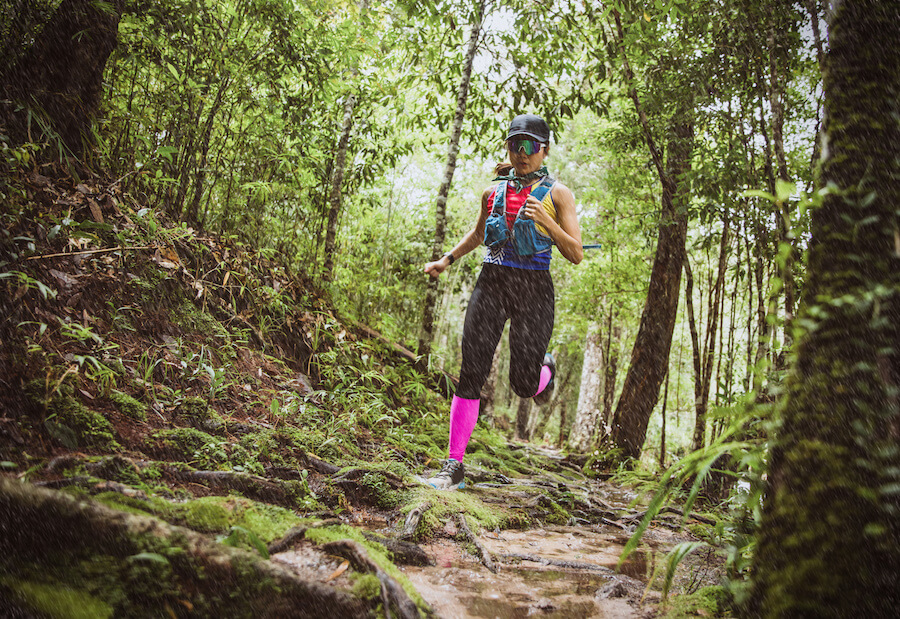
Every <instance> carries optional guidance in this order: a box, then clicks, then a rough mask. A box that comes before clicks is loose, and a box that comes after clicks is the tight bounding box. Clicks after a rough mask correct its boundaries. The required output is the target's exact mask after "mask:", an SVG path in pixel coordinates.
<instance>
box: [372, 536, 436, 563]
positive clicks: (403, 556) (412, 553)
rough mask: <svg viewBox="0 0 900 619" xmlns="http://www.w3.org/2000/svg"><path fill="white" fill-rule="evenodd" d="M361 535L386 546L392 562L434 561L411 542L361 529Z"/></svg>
mask: <svg viewBox="0 0 900 619" xmlns="http://www.w3.org/2000/svg"><path fill="white" fill-rule="evenodd" d="M362 534H363V537H365V538H366V539H367V540H370V541H373V542H377V543H379V544H381V545H382V546H384V547H385V548H387V549H388V550H389V551H390V553H391V554H392V555H393V558H394V563H399V564H401V565H433V564H434V561H432V560H431V557H429V556H428V553H426V552H425V551H424V550H422V548H421V547H420V546H419V545H417V544H413V543H411V542H405V541H403V540H399V539H393V538H390V537H383V536H381V535H376V534H374V533H369V532H368V531H362Z"/></svg>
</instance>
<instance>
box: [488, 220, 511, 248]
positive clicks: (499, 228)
mask: <svg viewBox="0 0 900 619" xmlns="http://www.w3.org/2000/svg"><path fill="white" fill-rule="evenodd" d="M507 241H509V228H508V227H507V226H506V215H505V214H503V213H497V214H492V215H491V216H490V217H488V218H487V221H486V222H485V224H484V244H485V245H487V246H488V247H490V248H491V249H499V248H501V247H503V246H504V245H506V243H507Z"/></svg>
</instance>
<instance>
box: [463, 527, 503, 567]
mask: <svg viewBox="0 0 900 619" xmlns="http://www.w3.org/2000/svg"><path fill="white" fill-rule="evenodd" d="M458 520H459V528H460V530H461V531H462V532H463V533H465V535H466V538H467V539H468V540H469V542H470V543H471V544H472V545H473V546H475V549H476V550H477V551H478V558H479V559H481V564H482V565H484V567H486V568H488V569H489V570H490V571H491V572H493V573H495V574H496V573H497V566H496V565H494V561H493V560H492V559H491V553H490V552H489V551H488V549H487V548H485V547H484V544H482V543H481V540H479V539H478V538H477V537H476V536H475V534H474V533H472V529H470V528H469V524H468V523H467V522H466V517H465V515H464V514H458Z"/></svg>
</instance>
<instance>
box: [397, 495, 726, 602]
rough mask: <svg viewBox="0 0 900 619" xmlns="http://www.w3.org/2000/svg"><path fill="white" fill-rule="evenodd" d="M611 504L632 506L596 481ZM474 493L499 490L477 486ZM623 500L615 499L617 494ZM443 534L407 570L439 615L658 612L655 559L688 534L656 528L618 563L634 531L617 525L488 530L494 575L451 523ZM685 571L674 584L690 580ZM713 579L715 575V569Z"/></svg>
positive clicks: (687, 538)
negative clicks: (424, 559)
mask: <svg viewBox="0 0 900 619" xmlns="http://www.w3.org/2000/svg"><path fill="white" fill-rule="evenodd" d="M591 485H592V486H593V487H592V488H591V490H592V491H593V492H592V494H594V495H595V496H596V494H597V493H600V492H603V494H604V495H605V496H606V499H607V500H606V504H607V505H609V506H611V507H614V508H617V509H621V510H622V511H623V512H625V511H629V512H630V511H632V510H628V509H627V508H628V502H630V500H631V498H632V497H631V496H630V495H628V493H625V492H623V491H621V490H620V489H617V488H612V487H604V486H606V484H602V482H601V483H592V484H591ZM470 491H471V492H475V493H480V492H487V493H490V492H497V490H496V489H495V488H483V487H482V488H480V487H479V485H478V484H476V485H475V487H473V488H472V489H471V490H470ZM617 498H618V499H620V500H616V499H617ZM443 533H444V537H439V538H436V539H434V540H432V541H430V542H429V543H426V544H423V545H422V547H423V549H424V550H425V551H426V552H427V553H428V554H429V556H430V557H431V558H432V559H433V560H434V565H433V566H428V567H411V566H407V567H404V568H402V570H403V572H404V573H405V574H406V576H407V577H408V578H409V580H410V581H411V582H412V583H413V584H414V585H415V587H416V589H417V590H418V591H419V593H420V594H421V595H422V596H423V597H424V598H425V599H426V600H427V601H428V603H429V604H431V606H432V608H433V609H434V610H435V612H436V613H437V614H438V615H439V616H441V617H448V618H451V617H452V618H465V617H478V618H488V619H493V618H502V619H515V618H520V617H548V618H550V617H559V618H563V617H566V618H572V619H575V618H582V617H585V618H586V617H610V618H618V619H627V618H636V617H654V616H656V615H657V605H658V603H659V601H660V594H659V592H658V591H656V590H653V589H651V590H649V591H647V583H648V581H649V579H650V576H651V575H652V573H653V570H654V568H655V566H656V563H657V562H660V561H662V562H664V561H665V555H666V553H667V552H668V551H669V550H670V549H671V548H672V547H673V546H675V545H676V544H678V543H680V542H683V541H692V540H694V538H693V537H691V536H690V535H689V534H686V533H683V532H676V531H673V530H670V529H667V528H664V527H653V528H651V529H650V530H649V531H648V532H647V533H646V534H645V536H644V539H643V541H642V543H641V545H640V547H639V548H638V550H636V551H635V552H633V553H632V554H631V555H630V556H629V557H628V558H627V559H626V561H625V562H624V563H623V565H622V566H620V567H617V564H618V562H619V558H620V555H621V554H622V550H623V548H624V546H625V544H626V543H627V542H628V539H629V537H630V533H629V532H628V531H626V530H623V529H622V528H619V527H617V526H613V525H607V524H602V525H576V526H545V527H540V528H533V529H525V530H505V531H494V532H490V531H483V532H482V533H481V534H480V535H479V536H478V539H479V541H480V542H481V544H483V546H484V547H485V549H486V550H487V551H488V552H489V553H490V555H491V557H493V559H494V562H495V564H496V567H497V571H496V572H495V573H492V572H491V571H490V570H488V569H487V568H486V567H485V566H484V565H483V564H482V562H481V561H480V560H479V558H478V557H476V556H475V555H473V554H471V553H470V552H469V551H468V550H467V548H466V547H465V545H461V544H459V543H457V542H456V541H454V539H453V538H454V537H455V536H456V535H457V531H456V526H455V524H454V523H453V522H449V523H448V524H447V526H446V527H445V529H444V532H443ZM688 571H689V568H687V566H685V568H682V569H681V573H680V574H679V575H678V576H676V582H678V581H681V582H682V583H685V581H686V580H688V579H689V578H690V576H689V575H688V573H687V572H688ZM710 576H713V574H712V573H711V574H710Z"/></svg>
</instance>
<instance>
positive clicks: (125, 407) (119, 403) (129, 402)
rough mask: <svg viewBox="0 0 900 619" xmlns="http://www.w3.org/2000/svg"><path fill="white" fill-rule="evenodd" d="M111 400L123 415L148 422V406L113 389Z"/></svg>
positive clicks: (110, 395)
mask: <svg viewBox="0 0 900 619" xmlns="http://www.w3.org/2000/svg"><path fill="white" fill-rule="evenodd" d="M109 399H110V401H111V402H112V403H113V404H115V405H116V408H117V409H119V412H120V413H122V414H123V415H127V416H128V417H131V418H132V419H135V420H137V421H147V406H146V405H145V404H143V403H142V402H139V401H138V400H135V399H134V398H133V397H131V396H130V395H128V394H127V393H122V392H121V391H117V390H115V389H113V390H112V392H110V394H109Z"/></svg>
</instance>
